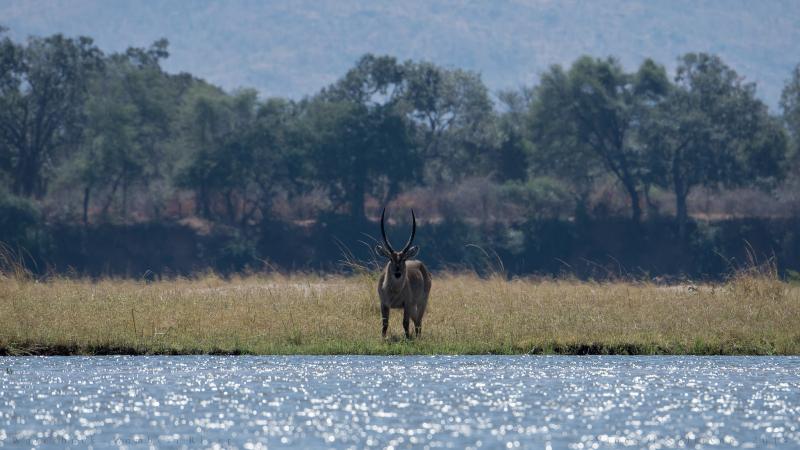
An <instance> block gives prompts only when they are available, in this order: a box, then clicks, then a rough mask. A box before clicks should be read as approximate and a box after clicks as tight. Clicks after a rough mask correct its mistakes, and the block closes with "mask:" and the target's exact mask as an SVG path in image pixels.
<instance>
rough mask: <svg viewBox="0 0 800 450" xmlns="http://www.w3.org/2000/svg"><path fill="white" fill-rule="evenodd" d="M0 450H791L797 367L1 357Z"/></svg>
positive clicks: (724, 362)
mask: <svg viewBox="0 0 800 450" xmlns="http://www.w3.org/2000/svg"><path fill="white" fill-rule="evenodd" d="M0 446H4V447H13V448H16V447H51V448H63V447H67V446H71V447H79V448H85V447H89V446H91V447H94V448H104V447H127V448H150V447H159V448H195V447H236V448H248V449H250V448H264V447H270V448H274V447H297V448H364V447H377V448H386V447H393V448H406V447H414V448H443V447H444V448H467V447H470V448H518V447H520V448H548V447H551V448H573V449H589V448H608V447H630V448H673V447H682V448H710V447H726V448H727V447H741V448H798V447H800V358H795V357H662V356H658V357H614V356H587V357H568V356H519V357H503V356H427V357H426V356H420V357H416V356H414V357H368V356H321V357H311V356H287V357H280V356H265V357H252V356H229V357H226V356H152V357H146V356H116V357H115V356H111V357H5V358H0Z"/></svg>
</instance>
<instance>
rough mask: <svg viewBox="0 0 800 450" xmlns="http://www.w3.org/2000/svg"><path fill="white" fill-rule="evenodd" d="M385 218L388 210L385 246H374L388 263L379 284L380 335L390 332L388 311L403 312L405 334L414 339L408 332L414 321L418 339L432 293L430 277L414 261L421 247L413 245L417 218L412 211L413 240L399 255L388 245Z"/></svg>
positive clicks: (384, 230)
mask: <svg viewBox="0 0 800 450" xmlns="http://www.w3.org/2000/svg"><path fill="white" fill-rule="evenodd" d="M385 216H386V208H383V212H382V213H381V235H382V236H383V245H380V244H378V245H376V246H375V253H376V254H378V255H380V256H384V257H386V258H387V259H388V260H389V261H388V262H387V263H386V267H385V268H384V269H383V273H381V276H380V279H379V280H378V297H380V299H381V321H382V325H383V327H382V329H381V334H382V336H383V337H384V338H386V330H387V328H389V310H390V309H391V308H394V309H400V308H403V330H405V332H406V338H410V337H411V333H409V331H408V321H409V319H410V320H413V321H414V333H415V334H416V335H417V336H419V335H420V334H421V333H422V316H423V315H425V307H426V306H428V294H429V293H430V292H431V274H430V272H428V269H427V268H425V264H422V261H417V260H413V259H412V258H414V257H415V256H417V253H419V247H417V246H416V245H414V246H412V245H411V244H412V243H413V242H414V235H415V234H416V232H417V218H416V217H415V216H414V210H413V209H412V210H411V223H412V225H411V237H410V238H408V242H407V243H406V246H405V247H403V250H401V251H399V252H396V251H394V249H393V248H392V244H390V243H389V239H387V238H386V229H385V228H384V218H385Z"/></svg>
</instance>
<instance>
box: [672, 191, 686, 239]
mask: <svg viewBox="0 0 800 450" xmlns="http://www.w3.org/2000/svg"><path fill="white" fill-rule="evenodd" d="M687 196H688V192H687V191H686V190H683V191H678V189H676V190H675V210H676V211H677V220H678V236H680V238H681V239H685V238H686V223H687V222H688V221H689V213H688V211H687V209H686V197H687Z"/></svg>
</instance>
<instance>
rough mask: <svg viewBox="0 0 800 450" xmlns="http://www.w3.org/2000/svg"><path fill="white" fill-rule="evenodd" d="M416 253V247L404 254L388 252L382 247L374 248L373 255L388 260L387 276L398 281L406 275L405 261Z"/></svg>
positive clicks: (417, 250)
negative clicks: (375, 254)
mask: <svg viewBox="0 0 800 450" xmlns="http://www.w3.org/2000/svg"><path fill="white" fill-rule="evenodd" d="M418 252H419V247H417V246H416V245H415V246H413V247H411V248H409V249H408V251H406V252H405V253H404V252H393V251H389V250H387V249H385V248H384V247H383V246H382V245H377V246H375V253H377V254H378V255H380V256H384V257H386V258H387V259H388V260H389V264H388V266H389V275H390V276H392V277H394V278H396V279H400V278H402V277H403V276H404V275H405V274H406V261H407V260H409V259H411V258H413V257H414V256H416V255H417V253H418Z"/></svg>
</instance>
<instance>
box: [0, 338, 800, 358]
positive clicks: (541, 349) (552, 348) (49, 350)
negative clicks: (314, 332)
mask: <svg viewBox="0 0 800 450" xmlns="http://www.w3.org/2000/svg"><path fill="white" fill-rule="evenodd" d="M419 344H422V345H419ZM106 355H134V356H142V355H386V356H390V355H703V356H708V355H726V356H748V355H751V356H775V355H781V356H793V355H794V354H792V353H785V352H781V351H779V350H777V349H776V347H775V346H773V345H772V344H770V343H768V342H763V343H761V345H759V346H752V347H751V346H742V345H738V344H736V343H730V344H719V343H714V344H712V343H704V342H701V341H697V342H695V343H693V344H692V345H688V346H687V345H683V344H679V343H675V344H670V345H665V344H663V343H660V344H657V343H630V344H624V343H602V342H587V343H574V342H571V343H564V342H546V343H542V344H540V345H532V346H520V345H513V344H510V345H501V346H488V347H487V346H486V345H482V344H480V343H476V344H474V345H469V344H463V343H458V344H448V345H442V344H432V345H428V344H426V343H424V342H414V341H403V340H396V341H393V342H381V341H379V340H376V342H375V343H374V345H370V346H364V345H363V343H355V342H354V343H351V344H348V343H346V342H338V343H330V344H329V345H323V346H316V345H291V344H285V345H272V346H269V347H265V348H257V347H243V348H210V349H209V348H182V347H181V348H178V347H168V346H151V345H140V346H123V347H120V346H101V345H79V344H58V345H53V344H37V343H30V342H29V343H20V344H14V345H0V356H106Z"/></svg>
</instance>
